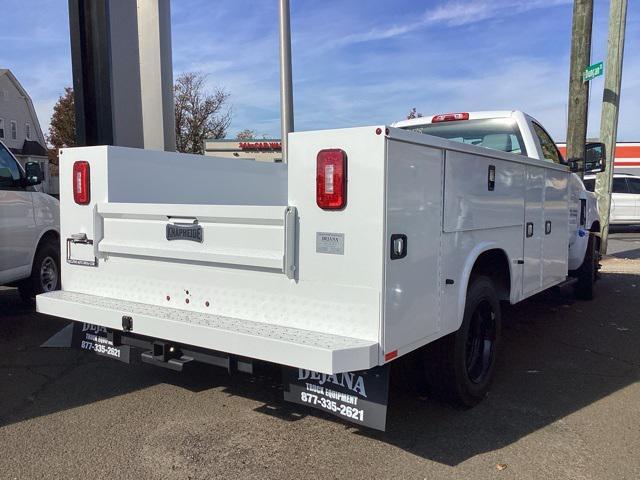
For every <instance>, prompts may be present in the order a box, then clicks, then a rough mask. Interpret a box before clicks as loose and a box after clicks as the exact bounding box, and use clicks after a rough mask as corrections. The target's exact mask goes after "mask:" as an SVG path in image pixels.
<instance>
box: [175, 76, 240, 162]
mask: <svg viewBox="0 0 640 480" xmlns="http://www.w3.org/2000/svg"><path fill="white" fill-rule="evenodd" d="M206 78H207V77H206V75H204V74H202V73H197V72H187V73H183V74H181V75H180V76H179V77H178V78H177V80H176V82H175V85H174V100H175V110H176V149H177V151H178V152H184V153H199V154H203V153H204V141H205V139H207V138H224V136H225V135H226V134H227V129H228V128H229V124H230V123H231V108H230V107H229V106H228V100H229V94H228V93H227V92H226V91H225V90H224V89H223V88H218V89H216V91H215V92H214V93H213V94H210V93H208V92H207V91H206V89H205V84H204V83H205V80H206Z"/></svg>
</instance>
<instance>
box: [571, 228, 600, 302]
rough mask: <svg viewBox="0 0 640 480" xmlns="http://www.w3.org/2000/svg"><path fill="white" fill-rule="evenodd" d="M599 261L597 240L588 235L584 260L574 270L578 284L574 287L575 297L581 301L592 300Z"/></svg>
mask: <svg viewBox="0 0 640 480" xmlns="http://www.w3.org/2000/svg"><path fill="white" fill-rule="evenodd" d="M599 261H600V252H599V251H598V238H597V237H596V236H594V235H589V242H588V243H587V251H586V252H585V254H584V260H583V261H582V265H580V268H579V269H578V270H576V276H577V278H578V283H577V284H576V286H575V293H576V297H578V298H580V299H582V300H592V299H593V296H594V293H595V288H594V286H595V281H596V276H597V273H598V263H599Z"/></svg>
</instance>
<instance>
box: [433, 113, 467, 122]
mask: <svg viewBox="0 0 640 480" xmlns="http://www.w3.org/2000/svg"><path fill="white" fill-rule="evenodd" d="M456 120H469V114H468V113H443V114H441V115H435V116H434V117H433V118H432V119H431V123H440V122H455V121H456Z"/></svg>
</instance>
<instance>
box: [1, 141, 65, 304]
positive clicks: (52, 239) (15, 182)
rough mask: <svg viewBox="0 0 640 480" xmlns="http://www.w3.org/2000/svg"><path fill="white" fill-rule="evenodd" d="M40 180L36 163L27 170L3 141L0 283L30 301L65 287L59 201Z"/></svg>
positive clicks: (28, 165) (28, 166)
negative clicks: (62, 283) (40, 187)
mask: <svg viewBox="0 0 640 480" xmlns="http://www.w3.org/2000/svg"><path fill="white" fill-rule="evenodd" d="M41 181H42V173H41V172H40V169H39V165H38V164H37V163H32V164H31V163H30V164H27V166H26V169H25V170H23V169H22V167H21V166H20V164H19V163H18V161H17V160H16V159H15V157H14V156H13V154H12V153H11V151H10V150H9V149H8V148H7V147H6V146H5V145H4V144H3V143H2V142H0V285H15V286H18V287H19V289H20V294H21V295H22V297H23V298H25V299H27V300H30V299H32V298H33V297H34V296H35V295H37V294H39V293H45V292H50V291H53V290H56V289H58V288H60V245H59V238H60V237H59V204H58V201H57V200H56V199H55V198H53V197H51V196H49V195H47V194H45V193H42V192H38V191H37V190H36V189H35V188H34V187H35V186H36V185H38V184H39V183H40V182H41Z"/></svg>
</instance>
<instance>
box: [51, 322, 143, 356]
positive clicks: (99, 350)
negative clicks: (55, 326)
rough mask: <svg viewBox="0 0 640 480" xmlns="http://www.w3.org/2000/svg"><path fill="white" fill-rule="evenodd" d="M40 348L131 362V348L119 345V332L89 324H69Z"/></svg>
mask: <svg viewBox="0 0 640 480" xmlns="http://www.w3.org/2000/svg"><path fill="white" fill-rule="evenodd" d="M42 346H43V347H58V348H69V347H71V348H79V349H80V350H86V351H89V352H93V353H95V354H96V355H100V356H102V357H108V358H113V359H115V360H120V361H121V362H124V363H129V362H130V360H131V347H130V346H129V345H121V344H120V333H119V332H114V331H112V330H109V329H108V328H105V327H100V326H98V325H92V324H90V323H82V322H73V323H70V324H69V325H67V326H66V327H64V328H63V329H62V330H60V331H59V332H58V333H56V334H55V335H54V336H53V337H51V338H50V339H49V340H47V341H46V342H45V343H44V344H42Z"/></svg>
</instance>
